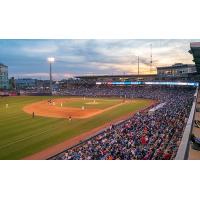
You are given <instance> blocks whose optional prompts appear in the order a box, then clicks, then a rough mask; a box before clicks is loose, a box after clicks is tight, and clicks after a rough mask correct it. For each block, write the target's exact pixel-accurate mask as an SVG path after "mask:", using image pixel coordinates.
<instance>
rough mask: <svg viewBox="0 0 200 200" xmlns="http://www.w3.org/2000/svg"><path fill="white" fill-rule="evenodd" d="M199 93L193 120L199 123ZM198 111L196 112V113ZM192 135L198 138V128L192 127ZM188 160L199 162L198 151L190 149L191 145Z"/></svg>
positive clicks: (199, 135) (199, 132) (199, 152)
mask: <svg viewBox="0 0 200 200" xmlns="http://www.w3.org/2000/svg"><path fill="white" fill-rule="evenodd" d="M199 110H200V92H199V94H198V99H197V106H196V113H195V117H194V119H195V120H198V121H200V112H199ZM197 111H198V112H197ZM192 133H193V134H194V135H195V136H196V137H198V138H200V128H198V127H197V126H195V125H194V126H193V131H192ZM188 159H189V160H200V151H197V150H195V149H193V148H192V143H191V144H190V149H189V156H188Z"/></svg>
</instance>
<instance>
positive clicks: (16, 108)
mask: <svg viewBox="0 0 200 200" xmlns="http://www.w3.org/2000/svg"><path fill="white" fill-rule="evenodd" d="M45 99H49V97H3V98H0V159H20V158H23V157H25V156H28V155H31V154H33V153H36V152H38V151H41V150H43V149H45V148H47V147H49V146H51V145H55V144H57V143H59V142H62V141H64V140H66V139H69V138H72V137H74V136H77V135H79V134H81V133H83V132H85V131H89V130H91V129H93V128H96V127H98V126H101V125H103V124H105V123H107V122H110V121H111V120H113V119H116V118H118V117H120V116H123V115H126V114H128V113H131V112H136V111H138V110H141V109H143V108H145V107H147V106H149V105H150V103H151V101H149V100H134V101H133V102H130V103H127V104H124V105H120V106H119V107H117V108H113V109H112V110H109V111H106V112H104V113H102V114H99V115H96V116H94V117H91V118H87V119H73V120H72V122H69V121H68V120H66V119H59V118H47V117H38V116H36V117H35V119H32V116H31V115H29V114H27V113H25V112H23V110H22V108H23V107H24V106H25V105H27V104H30V103H33V102H37V101H41V100H45ZM100 100H101V102H102V103H101V106H103V107H104V108H107V106H108V103H107V102H109V104H112V105H115V104H118V103H119V101H121V100H116V99H113V100H110V99H109V100H108V99H100ZM78 101H79V103H81V101H86V100H83V99H80V100H78ZM103 102H106V103H105V105H103ZM6 104H8V108H7V109H6V106H5V105H6ZM81 104H82V103H81ZM98 105H100V104H97V105H92V106H98ZM112 105H111V106H112ZM94 108H96V107H94Z"/></svg>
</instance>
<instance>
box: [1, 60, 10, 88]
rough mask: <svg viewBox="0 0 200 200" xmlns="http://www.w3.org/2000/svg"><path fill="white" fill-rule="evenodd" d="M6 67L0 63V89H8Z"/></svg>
mask: <svg viewBox="0 0 200 200" xmlns="http://www.w3.org/2000/svg"><path fill="white" fill-rule="evenodd" d="M8 88H9V81H8V66H6V65H4V64H2V63H0V89H8Z"/></svg>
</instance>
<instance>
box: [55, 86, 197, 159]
mask: <svg viewBox="0 0 200 200" xmlns="http://www.w3.org/2000/svg"><path fill="white" fill-rule="evenodd" d="M66 93H67V94H70V95H84V96H85V95H87V96H126V97H127V98H148V99H156V100H158V101H159V102H161V103H165V104H163V106H162V107H161V108H159V109H157V110H156V111H155V112H154V113H151V114H149V112H148V110H149V109H146V110H144V111H141V112H138V113H137V114H135V115H133V116H132V117H131V118H130V119H128V120H126V121H124V122H123V123H122V124H120V125H115V126H114V125H113V126H111V127H110V128H108V129H107V130H105V131H103V132H102V133H100V134H98V135H97V136H94V137H93V138H91V139H89V140H87V141H85V142H83V143H81V144H80V145H78V146H75V147H72V148H70V149H68V150H66V151H65V152H63V153H61V154H59V155H57V156H56V157H54V159H72V160H76V159H86V160H90V159H93V160H95V159H98V160H102V159H120V160H122V159H125V160H129V159H144V160H146V159H148V160H149V159H166V160H168V159H174V158H175V156H176V153H177V150H178V147H179V144H180V141H181V138H182V133H183V130H184V127H185V125H186V122H187V119H188V116H189V113H190V110H191V106H192V102H193V99H194V93H195V89H193V88H181V89H180V88H179V87H173V88H171V87H166V86H165V87H146V86H144V87H138V86H136V87H108V86H102V87H91V88H85V87H78V88H73V89H70V90H69V89H68V91H66Z"/></svg>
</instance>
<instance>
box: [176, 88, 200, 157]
mask: <svg viewBox="0 0 200 200" xmlns="http://www.w3.org/2000/svg"><path fill="white" fill-rule="evenodd" d="M198 89H199V88H198V87H197V89H196V93H195V95H194V101H193V104H192V108H191V111H190V115H189V118H188V121H187V124H186V126H185V129H184V132H183V137H182V140H181V143H180V145H179V148H178V151H177V154H176V157H175V160H187V159H188V156H189V149H190V134H191V133H192V130H193V123H194V118H195V112H196V105H197V99H198Z"/></svg>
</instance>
